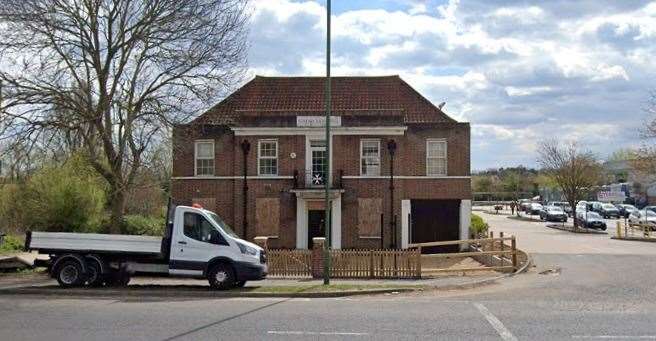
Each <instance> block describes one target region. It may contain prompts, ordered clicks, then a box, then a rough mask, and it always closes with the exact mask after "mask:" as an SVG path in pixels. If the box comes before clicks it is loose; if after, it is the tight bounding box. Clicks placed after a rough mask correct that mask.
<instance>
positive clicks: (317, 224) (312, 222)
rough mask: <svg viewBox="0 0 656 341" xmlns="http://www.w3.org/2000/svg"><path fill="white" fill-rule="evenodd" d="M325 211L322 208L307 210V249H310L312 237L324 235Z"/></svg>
mask: <svg viewBox="0 0 656 341" xmlns="http://www.w3.org/2000/svg"><path fill="white" fill-rule="evenodd" d="M325 213H326V212H325V211H324V210H308V249H312V246H313V244H312V238H316V237H325V233H324V228H325V226H326V223H325V219H324V218H325V216H326V214H325Z"/></svg>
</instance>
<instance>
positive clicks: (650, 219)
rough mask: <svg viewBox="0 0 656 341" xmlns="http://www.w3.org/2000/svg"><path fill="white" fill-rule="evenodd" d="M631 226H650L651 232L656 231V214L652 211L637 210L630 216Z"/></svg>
mask: <svg viewBox="0 0 656 341" xmlns="http://www.w3.org/2000/svg"><path fill="white" fill-rule="evenodd" d="M629 224H630V225H644V224H648V225H650V226H651V230H656V213H655V212H653V211H650V210H635V211H633V212H631V214H630V215H629Z"/></svg>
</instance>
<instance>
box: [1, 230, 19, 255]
mask: <svg viewBox="0 0 656 341" xmlns="http://www.w3.org/2000/svg"><path fill="white" fill-rule="evenodd" d="M23 245H24V242H23V239H22V238H20V237H19V236H15V235H11V234H8V235H6V236H5V238H4V242H3V243H2V244H0V254H3V253H10V252H16V251H21V250H22V249H23Z"/></svg>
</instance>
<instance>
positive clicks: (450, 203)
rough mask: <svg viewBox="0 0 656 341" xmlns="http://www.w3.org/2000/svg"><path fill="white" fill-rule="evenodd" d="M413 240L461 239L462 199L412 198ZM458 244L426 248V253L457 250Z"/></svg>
mask: <svg viewBox="0 0 656 341" xmlns="http://www.w3.org/2000/svg"><path fill="white" fill-rule="evenodd" d="M410 207H411V215H410V219H411V224H412V228H411V235H410V236H411V241H412V243H428V242H437V241H445V240H458V239H460V200H412V201H411V202H410ZM458 249H459V248H458V246H457V245H453V246H440V247H430V248H424V249H423V250H422V251H423V252H424V253H436V252H456V251H458Z"/></svg>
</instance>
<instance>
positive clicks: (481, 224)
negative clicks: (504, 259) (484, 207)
mask: <svg viewBox="0 0 656 341" xmlns="http://www.w3.org/2000/svg"><path fill="white" fill-rule="evenodd" d="M488 227H489V226H488V224H487V223H486V222H485V220H483V218H481V216H479V215H476V214H473V213H472V215H471V225H470V226H469V233H470V234H471V235H472V237H474V238H476V237H479V236H482V235H487V229H488Z"/></svg>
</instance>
